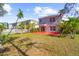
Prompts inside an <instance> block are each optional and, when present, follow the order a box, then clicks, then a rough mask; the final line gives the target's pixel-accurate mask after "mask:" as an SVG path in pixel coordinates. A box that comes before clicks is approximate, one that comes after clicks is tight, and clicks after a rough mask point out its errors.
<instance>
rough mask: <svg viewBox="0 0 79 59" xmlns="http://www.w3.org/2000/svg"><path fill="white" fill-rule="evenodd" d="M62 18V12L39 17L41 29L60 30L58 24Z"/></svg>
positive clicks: (46, 30) (48, 30) (47, 30)
mask: <svg viewBox="0 0 79 59" xmlns="http://www.w3.org/2000/svg"><path fill="white" fill-rule="evenodd" d="M61 19H62V14H58V15H52V16H46V17H43V18H39V28H40V31H42V32H43V31H45V32H53V31H58V27H57V25H58V24H59V22H60V21H61Z"/></svg>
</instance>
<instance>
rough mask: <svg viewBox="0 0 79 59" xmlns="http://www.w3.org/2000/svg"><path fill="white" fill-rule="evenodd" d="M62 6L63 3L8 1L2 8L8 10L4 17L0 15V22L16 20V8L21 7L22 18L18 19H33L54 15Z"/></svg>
mask: <svg viewBox="0 0 79 59" xmlns="http://www.w3.org/2000/svg"><path fill="white" fill-rule="evenodd" d="M63 7H64V3H10V4H5V6H4V9H5V10H7V11H8V13H7V14H6V15H4V17H0V22H8V23H13V22H15V21H16V18H17V17H16V15H17V13H18V9H19V8H20V9H22V11H23V14H24V18H23V19H21V20H19V21H23V20H27V19H35V20H38V18H40V17H44V16H48V15H55V14H57V13H58V11H59V10H60V9H62V8H63Z"/></svg>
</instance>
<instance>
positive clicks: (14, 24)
mask: <svg viewBox="0 0 79 59" xmlns="http://www.w3.org/2000/svg"><path fill="white" fill-rule="evenodd" d="M33 22H34V23H36V25H35V26H37V24H38V22H37V21H35V20H32V19H30V20H25V21H20V22H17V23H9V29H11V28H13V27H14V29H17V27H16V25H18V24H19V23H24V24H25V25H28V24H29V23H33Z"/></svg>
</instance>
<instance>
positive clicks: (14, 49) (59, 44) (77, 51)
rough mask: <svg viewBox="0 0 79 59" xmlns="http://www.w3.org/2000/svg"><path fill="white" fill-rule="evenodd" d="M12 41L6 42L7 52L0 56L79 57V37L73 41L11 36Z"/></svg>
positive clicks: (46, 37)
mask: <svg viewBox="0 0 79 59" xmlns="http://www.w3.org/2000/svg"><path fill="white" fill-rule="evenodd" d="M11 37H13V38H14V39H13V40H12V41H11V42H7V43H6V44H5V45H4V47H6V48H7V50H6V51H5V52H4V53H0V55H13V56H14V55H15V56H17V55H27V56H57V55H59V56H60V55H61V56H63V55H65V56H66V55H69V56H70V55H79V35H76V37H75V39H70V37H69V36H67V37H53V36H49V35H41V34H40V35H39V34H38V35H37V34H33V33H27V34H12V35H11Z"/></svg>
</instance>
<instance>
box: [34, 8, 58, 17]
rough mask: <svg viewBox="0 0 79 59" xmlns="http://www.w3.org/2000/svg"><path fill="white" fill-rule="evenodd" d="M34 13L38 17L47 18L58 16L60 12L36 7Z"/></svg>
mask: <svg viewBox="0 0 79 59" xmlns="http://www.w3.org/2000/svg"><path fill="white" fill-rule="evenodd" d="M34 12H35V14H36V15H38V16H47V15H53V14H57V13H58V11H57V10H55V9H52V8H49V7H35V8H34Z"/></svg>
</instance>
